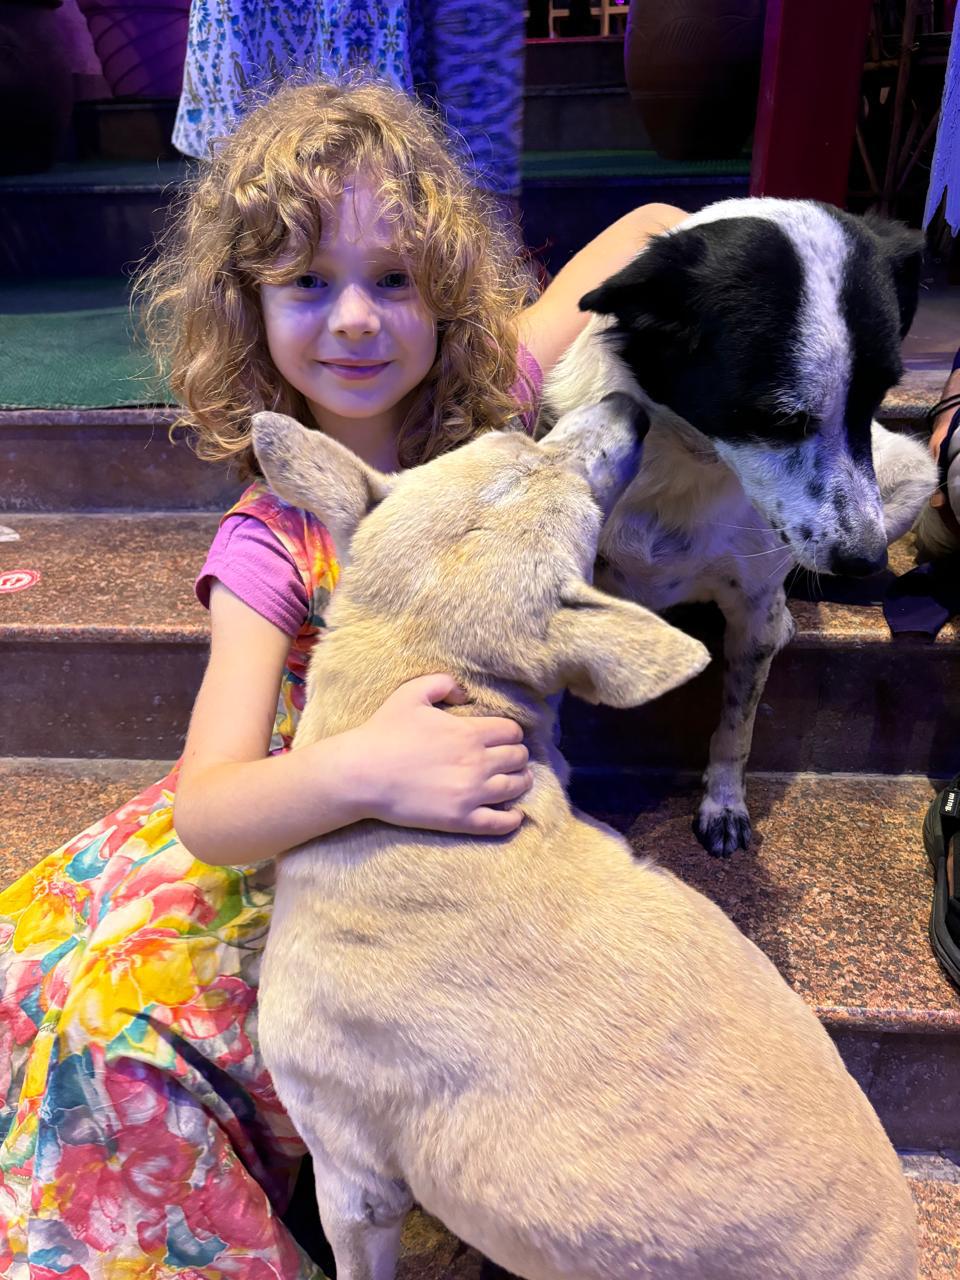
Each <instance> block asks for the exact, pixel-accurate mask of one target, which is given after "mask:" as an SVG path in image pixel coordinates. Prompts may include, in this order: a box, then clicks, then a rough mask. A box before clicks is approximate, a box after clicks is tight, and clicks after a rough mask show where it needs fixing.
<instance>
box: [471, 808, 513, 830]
mask: <svg viewBox="0 0 960 1280" xmlns="http://www.w3.org/2000/svg"><path fill="white" fill-rule="evenodd" d="M522 821H523V814H522V813H521V812H520V810H519V809H487V808H484V807H481V808H479V809H474V811H473V812H472V813H471V814H470V816H469V818H467V823H468V824H469V825H467V827H466V834H467V835H472V836H506V835H509V834H510V832H511V831H516V829H517V827H519V825H520V823H521V822H522Z"/></svg>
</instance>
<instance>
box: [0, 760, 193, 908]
mask: <svg viewBox="0 0 960 1280" xmlns="http://www.w3.org/2000/svg"><path fill="white" fill-rule="evenodd" d="M169 768H170V763H169V762H167V761H163V760H69V759H64V760H16V759H2V758H0V888H6V886H7V885H8V884H11V883H12V882H13V881H14V880H16V879H17V877H18V876H20V875H22V874H23V873H24V872H25V871H26V870H27V869H28V868H29V867H32V866H33V865H34V864H35V863H37V862H39V861H40V859H41V858H43V857H45V856H46V855H47V854H48V853H52V852H53V851H54V849H56V848H58V847H59V846H60V845H61V844H63V842H64V841H65V840H69V839H70V838H71V837H72V836H74V835H76V834H77V833H78V832H80V831H82V830H83V829H84V827H87V826H89V825H90V824H91V823H93V822H96V821H97V820H98V819H100V818H102V817H103V816H104V815H105V814H108V813H111V812H112V811H113V810H114V809H116V808H118V807H119V806H120V805H121V804H123V803H124V802H125V801H127V800H129V799H130V798H131V797H132V796H135V795H136V794H137V793H138V792H140V791H142V790H143V789H144V788H145V787H148V786H150V784H151V783H153V782H156V781H157V779H158V778H162V777H163V776H164V774H165V773H167V772H168V770H169Z"/></svg>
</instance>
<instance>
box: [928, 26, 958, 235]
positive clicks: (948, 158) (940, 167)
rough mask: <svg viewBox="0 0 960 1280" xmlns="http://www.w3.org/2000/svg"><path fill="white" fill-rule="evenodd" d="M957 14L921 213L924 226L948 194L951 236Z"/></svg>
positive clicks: (955, 198)
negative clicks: (935, 140)
mask: <svg viewBox="0 0 960 1280" xmlns="http://www.w3.org/2000/svg"><path fill="white" fill-rule="evenodd" d="M958 27H960V15H958V17H957V26H955V27H954V34H953V38H952V39H951V41H950V58H949V60H948V62H947V74H946V78H945V80H944V85H943V101H942V102H941V104H940V122H939V124H938V125H937V145H936V147H935V149H934V152H933V165H932V166H931V170H930V186H929V187H928V188H927V207H926V208H925V209H924V211H923V225H924V226H925V227H926V226H927V225H928V224H929V222H930V219H931V218H932V217H933V215H934V214H935V213H936V212H937V209H938V208H939V207H940V201H941V200H942V199H943V193H944V192H946V193H947V203H946V208H945V210H944V216H945V218H946V220H947V225H948V226H949V227H950V230H951V231H952V232H953V234H954V235H958V234H960V39H957V29H958Z"/></svg>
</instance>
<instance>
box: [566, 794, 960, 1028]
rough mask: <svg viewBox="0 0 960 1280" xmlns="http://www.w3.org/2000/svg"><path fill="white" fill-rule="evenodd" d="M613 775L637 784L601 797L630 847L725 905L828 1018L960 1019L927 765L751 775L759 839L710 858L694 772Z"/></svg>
mask: <svg viewBox="0 0 960 1280" xmlns="http://www.w3.org/2000/svg"><path fill="white" fill-rule="evenodd" d="M606 785H607V786H608V787H609V789H610V791H614V790H615V791H616V792H618V793H620V794H621V795H623V796H624V797H625V798H626V797H627V796H629V801H628V802H627V804H626V805H625V806H624V807H623V808H621V809H620V810H619V814H618V813H617V812H616V811H614V810H613V809H611V808H610V807H608V806H604V807H605V808H606V809H607V812H608V813H611V812H613V814H614V822H615V825H617V826H618V827H619V828H620V829H621V830H623V831H624V833H625V835H626V836H627V838H628V840H629V841H630V844H631V846H632V847H633V849H634V851H635V852H636V853H637V854H641V855H650V854H653V855H654V856H655V857H656V858H657V860H658V861H659V862H660V863H661V864H662V865H663V866H666V867H668V868H669V869H670V870H671V871H674V872H675V873H676V874H677V875H678V876H680V877H681V879H683V880H684V881H686V883H688V884H692V885H694V886H695V887H696V888H699V889H700V890H702V891H703V892H704V893H705V894H706V895H707V896H708V897H710V898H712V899H713V900H714V901H715V902H717V903H718V904H719V905H720V906H721V907H723V909H724V910H725V911H726V912H727V913H728V914H729V915H730V916H731V917H732V918H733V920H734V921H735V922H736V923H737V924H738V925H739V926H740V928H741V929H743V931H744V932H745V933H746V934H747V935H748V936H749V937H751V938H752V939H753V940H754V941H755V942H756V943H757V945H758V946H760V947H761V948H762V949H763V950H764V951H765V952H766V953H767V955H768V956H769V957H770V959H771V960H772V961H773V962H774V964H776V966H777V967H778V969H779V970H780V971H781V973H783V975H784V977H786V979H787V980H788V981H789V982H790V984H791V985H792V986H793V987H794V988H795V989H796V990H797V991H799V992H800V994H801V995H802V996H803V997H804V999H805V1000H807V1001H808V1003H810V1004H811V1005H813V1006H814V1007H815V1008H816V1009H817V1011H818V1013H819V1014H820V1016H821V1017H822V1018H824V1019H825V1020H826V1021H827V1022H828V1023H829V1024H831V1025H833V1026H843V1025H845V1024H856V1025H857V1026H859V1027H869V1028H871V1029H874V1030H877V1031H882V1030H883V1029H885V1028H892V1027H896V1028H898V1029H899V1030H901V1031H908V1030H909V1031H913V1032H920V1033H923V1032H931V1031H935V1030H939V1031H946V1032H950V1033H955V1032H960V995H958V993H957V992H956V990H955V989H954V988H953V987H952V986H951V985H950V983H949V982H948V981H947V979H946V978H945V977H944V976H943V975H942V974H941V972H940V969H939V968H938V966H937V964H936V962H935V960H934V958H933V955H932V954H931V952H930V947H929V943H928V941H927V934H926V928H927V917H928V914H929V908H930V896H931V884H932V882H931V880H930V879H929V877H928V873H927V861H926V857H925V855H924V853H923V845H922V841H921V832H920V829H921V825H922V822H923V816H924V814H925V812H926V809H927V806H928V804H929V802H930V799H931V797H932V796H933V794H934V790H935V788H934V786H933V784H932V783H930V782H929V781H928V780H927V779H926V778H915V777H899V778H887V777H880V776H876V775H872V776H863V777H847V776H837V775H825V776H820V775H815V774H802V775H798V776H795V777H789V776H777V775H770V774H754V775H751V776H750V777H749V779H748V786H747V802H748V804H749V806H750V812H751V816H752V818H753V826H754V832H755V840H754V845H753V847H752V848H751V849H750V850H749V851H747V852H746V853H743V852H741V853H739V854H735V855H733V857H731V858H729V859H715V858H711V857H710V856H709V855H707V854H706V853H705V852H704V851H703V850H702V849H701V847H700V845H699V844H698V843H697V841H696V840H695V839H694V837H693V835H692V833H691V831H690V820H691V816H692V814H693V812H694V809H695V807H696V801H697V797H698V794H699V785H698V783H697V782H696V781H695V780H693V779H682V780H673V779H670V778H667V777H661V778H657V777H654V776H649V775H647V776H638V777H637V778H636V779H635V780H634V783H633V789H632V791H631V789H630V784H629V781H628V780H627V779H625V778H620V779H610V780H609V782H608V783H607V784H606ZM587 798H590V797H589V795H588V796H587ZM606 798H607V797H605V796H602V795H595V797H594V803H593V805H592V806H591V807H595V808H596V807H598V805H599V804H602V801H603V800H604V799H606ZM611 798H612V797H611Z"/></svg>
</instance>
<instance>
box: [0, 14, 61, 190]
mask: <svg viewBox="0 0 960 1280" xmlns="http://www.w3.org/2000/svg"><path fill="white" fill-rule="evenodd" d="M57 3H58V4H59V0H57ZM72 108H73V72H72V68H71V64H70V51H69V49H68V48H67V47H66V42H65V41H64V39H63V29H62V25H61V22H60V14H59V13H58V12H57V10H56V9H54V8H47V7H41V6H39V5H33V4H12V3H8V2H6V0H4V2H2V3H0V173H40V172H42V171H43V170H44V169H49V168H50V166H51V165H52V164H53V162H54V161H55V160H56V159H57V156H58V155H59V153H60V148H61V145H62V143H63V139H64V136H65V134H66V131H67V129H68V127H69V124H70V112H71V110H72Z"/></svg>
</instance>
